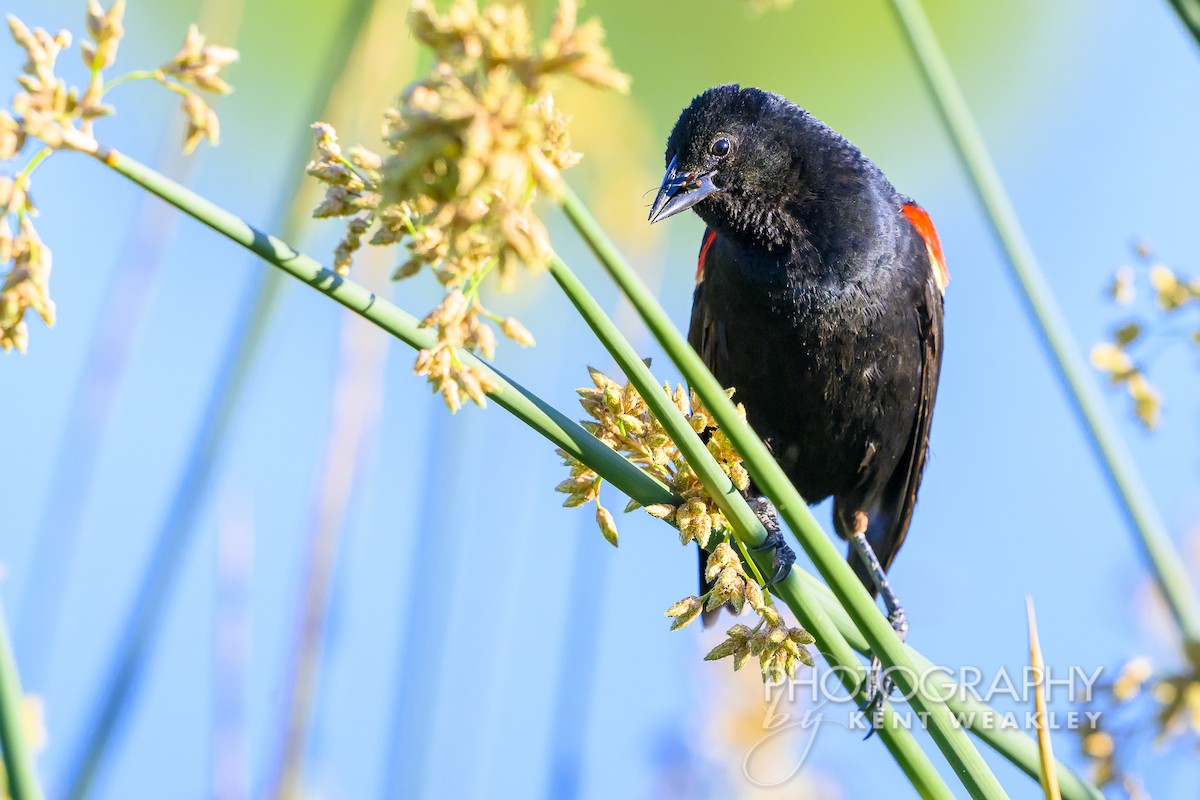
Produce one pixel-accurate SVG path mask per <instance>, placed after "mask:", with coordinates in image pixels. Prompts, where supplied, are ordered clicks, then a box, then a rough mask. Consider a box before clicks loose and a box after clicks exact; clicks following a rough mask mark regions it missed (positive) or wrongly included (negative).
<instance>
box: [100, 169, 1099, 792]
mask: <svg viewBox="0 0 1200 800" xmlns="http://www.w3.org/2000/svg"><path fill="white" fill-rule="evenodd" d="M96 158H97V160H99V161H101V163H103V164H105V165H106V166H108V167H109V168H111V169H113V170H115V171H116V172H118V173H119V174H121V175H123V176H125V177H126V178H128V179H129V180H131V181H133V182H134V183H136V184H138V185H139V186H141V187H142V188H144V189H146V190H147V191H149V192H151V193H153V194H155V195H157V196H158V197H160V198H162V199H163V200H165V201H166V202H168V203H170V204H171V205H173V206H175V207H176V208H178V209H179V210H181V211H183V212H184V213H185V214H188V215H189V216H191V217H193V218H194V219H196V220H198V221H199V222H201V223H203V224H205V225H207V226H208V227H209V228H211V229H212V230H214V231H216V232H217V233H219V234H221V235H222V236H224V237H226V238H228V239H230V240H231V241H233V242H235V243H236V244H239V245H241V246H243V247H245V248H246V249H248V250H250V251H251V252H253V253H255V254H256V255H258V256H260V257H261V258H263V259H264V260H265V261H267V262H268V263H270V264H271V265H273V266H275V267H277V268H278V269H280V270H282V271H283V272H286V273H287V274H289V275H291V276H292V277H294V278H296V279H297V280H300V281H303V282H304V283H306V284H308V285H309V286H311V287H313V288H314V289H316V290H317V291H319V292H321V293H322V294H324V295H326V296H328V297H329V298H330V299H332V300H334V301H335V302H337V303H339V304H341V305H343V306H345V307H346V308H348V309H350V310H351V311H353V312H355V313H356V314H358V315H359V316H361V317H363V318H365V319H367V320H369V321H370V322H372V323H373V324H375V325H377V326H378V327H379V328H381V329H382V330H384V331H386V332H388V333H390V334H392V335H393V336H395V337H396V338H397V339H399V340H401V341H402V342H404V343H405V344H407V345H409V346H410V347H414V348H424V347H431V346H432V345H433V344H434V343H435V340H436V336H435V334H434V332H433V331H431V330H430V329H428V328H422V327H420V325H419V321H418V320H417V318H416V317H413V316H412V315H411V314H408V313H406V312H404V311H402V310H401V309H399V308H397V307H396V306H395V305H393V304H392V303H390V302H388V301H386V300H384V299H382V298H379V297H377V296H376V295H375V294H374V293H373V292H370V291H368V290H367V289H365V288H363V287H361V286H359V285H358V284H356V283H354V282H353V281H350V280H347V279H345V278H342V277H340V276H338V275H337V274H336V273H334V272H332V271H330V270H328V269H325V268H324V267H323V266H321V264H319V263H318V262H316V261H315V260H313V259H312V258H309V257H308V256H306V255H303V254H302V253H298V252H296V251H295V250H293V249H292V248H291V247H290V246H288V245H287V244H286V243H284V242H282V241H280V240H279V239H277V238H275V237H273V236H270V235H268V234H266V233H263V232H262V231H259V230H257V229H255V228H253V227H251V226H250V225H249V224H247V223H246V222H245V221H243V220H242V219H240V218H238V217H237V216H235V215H234V214H231V213H230V212H228V211H226V210H224V209H222V208H220V207H219V206H217V205H215V204H214V203H211V202H210V201H208V200H205V199H204V198H202V197H200V196H199V195H197V194H196V193H195V192H192V191H191V190H189V189H187V188H186V187H183V186H180V185H179V184H177V183H175V182H174V181H172V180H170V179H168V178H166V177H164V176H163V175H160V174H159V173H157V172H155V171H154V170H151V169H149V168H147V167H145V166H144V165H142V164H139V163H138V162H137V161H135V160H133V159H131V158H129V157H128V156H125V155H123V154H120V153H117V152H116V151H113V150H107V149H106V150H101V151H100V152H99V153H97V154H96ZM459 357H460V358H461V359H462V360H463V362H464V363H465V364H467V365H468V366H470V367H472V368H476V369H481V370H483V371H484V372H486V373H487V375H488V377H489V379H490V380H491V381H492V382H494V383H495V384H496V386H497V389H496V391H495V392H492V393H491V394H490V395H489V397H490V398H491V399H492V400H495V401H496V403H497V404H498V405H500V406H501V407H502V408H504V409H505V410H506V411H508V412H509V413H511V414H513V416H515V417H517V418H518V419H519V420H521V421H522V422H524V423H525V424H526V425H528V426H529V427H530V428H532V429H533V430H535V431H537V432H538V433H540V434H541V435H542V436H544V437H545V438H546V439H548V440H549V441H550V442H551V443H553V444H554V445H555V446H556V447H560V448H562V449H563V450H564V451H565V452H567V453H569V454H570V455H571V456H573V457H574V458H577V459H579V460H580V461H582V462H583V463H585V464H587V465H588V466H589V467H591V468H592V469H594V470H595V471H596V472H597V473H598V474H599V475H600V476H601V477H603V478H604V479H605V480H606V481H607V482H608V483H610V484H612V485H613V486H615V487H616V488H617V489H618V490H620V491H622V492H624V493H625V494H626V495H628V496H629V497H631V498H633V499H634V500H637V501H638V502H639V503H641V504H642V505H652V504H655V503H669V504H671V505H676V504H678V503H679V501H680V500H679V498H678V497H677V496H676V495H675V494H674V493H673V492H672V491H671V490H670V489H669V488H668V487H666V486H664V485H663V484H662V483H661V482H660V481H658V480H656V479H654V478H653V477H651V476H650V475H647V474H646V473H645V472H643V471H642V470H640V469H639V468H638V467H637V466H635V465H634V464H632V463H630V462H629V461H627V460H626V459H624V458H623V457H621V456H620V455H619V454H618V453H616V452H615V451H613V450H612V449H610V448H609V447H607V446H606V445H604V444H603V443H601V442H600V441H599V440H598V439H596V438H595V437H594V436H592V435H591V434H590V433H588V432H587V431H586V430H584V429H583V427H582V426H580V425H579V424H578V423H576V422H575V421H573V420H572V419H570V418H569V417H567V416H566V415H565V414H562V413H561V412H559V411H558V410H556V409H555V408H554V407H552V406H550V405H549V404H548V403H546V402H545V401H543V400H541V399H540V398H539V397H537V396H536V395H535V394H533V393H532V392H530V391H529V390H527V389H525V388H524V387H522V386H520V385H519V384H517V383H515V382H513V381H511V380H509V379H508V378H507V377H506V376H504V375H503V374H502V373H500V372H499V371H497V370H496V369H494V368H492V367H491V366H490V365H489V364H487V363H486V362H484V361H481V360H480V359H478V358H476V357H475V356H474V355H472V354H470V353H467V352H465V351H464V352H460V353H459ZM796 583H802V584H803V586H795V587H793V586H792V584H796ZM776 593H777V594H779V595H780V596H781V597H783V598H785V599H786V598H787V597H788V596H789V595H788V593H793V594H795V596H796V597H798V598H800V599H801V600H802V601H803V603H804V605H805V607H806V609H807V611H808V613H810V614H818V613H824V615H825V616H827V617H828V618H829V619H830V620H831V621H832V622H833V623H834V625H835V626H836V627H837V629H838V631H839V632H840V633H841V635H842V637H844V638H845V640H846V641H847V643H848V644H850V646H851V647H853V648H854V649H855V650H857V651H859V652H860V653H866V652H869V646H868V644H867V641H866V639H865V638H864V637H863V635H862V634H861V633H860V632H859V629H858V627H857V626H856V625H855V624H854V622H853V621H852V620H851V619H850V616H849V615H848V614H847V613H846V611H845V609H844V608H843V607H842V605H841V603H840V602H839V601H838V599H837V598H835V597H834V596H833V595H832V594H831V593H830V591H829V589H828V588H827V587H826V586H825V585H824V584H822V583H821V582H820V581H818V580H817V579H816V578H814V577H813V576H811V575H808V574H807V573H805V572H804V571H802V570H800V569H796V568H793V570H792V573H791V574H790V575H789V576H788V577H787V578H786V579H785V580H784V582H783V583H782V584H781V585H780V586H777V587H776ZM810 601H811V602H810ZM801 622H802V623H803V624H805V625H807V624H808V622H806V621H805V620H801ZM818 629H820V626H819V625H816V624H814V626H813V628H812V630H813V631H816V630H818ZM827 641H828V640H827ZM905 649H906V650H907V652H909V654H910V655H911V657H912V658H913V659H914V661H915V663H916V664H917V665H918V669H919V670H921V671H924V672H927V671H929V670H930V669H931V667H932V665H931V663H930V662H929V661H928V660H927V659H925V658H924V657H922V656H921V655H920V654H918V653H917V652H916V651H915V650H912V649H911V648H908V647H907V646H906V647H905ZM943 678H944V680H942V679H943ZM930 684H931V686H933V688H934V689H935V690H936V691H938V693H939V694H941V695H947V694H951V692H950V690H949V688H947V687H953V686H954V684H953V682H952V681H951V680H950V679H949V677H948V676H944V675H940V674H939V673H935V674H934V675H933V676H932V678H931V680H930ZM957 693H958V694H964V692H963V691H962V690H959V691H958V692H957ZM951 705H952V707H953V708H954V709H955V711H956V712H957V711H959V710H960V709H961V710H963V711H968V712H975V713H976V715H975V716H974V717H971V718H968V719H967V720H966V723H967V726H968V727H969V728H971V729H972V730H974V731H975V733H976V734H977V735H979V736H980V737H981V738H983V739H984V740H985V741H986V742H987V743H988V744H989V745H991V746H992V747H994V748H995V749H996V751H997V752H999V753H1000V754H1001V755H1002V756H1004V757H1005V758H1006V759H1008V760H1009V761H1012V762H1013V763H1014V764H1016V765H1017V766H1019V767H1020V768H1021V769H1022V770H1024V771H1025V772H1026V773H1028V774H1030V775H1034V776H1036V775H1037V774H1038V773H1037V770H1038V766H1037V758H1038V756H1037V747H1036V745H1035V744H1034V743H1033V742H1032V740H1031V739H1029V738H1028V737H1026V736H1024V735H1022V734H1020V733H1018V732H1016V731H1012V730H1005V729H1002V728H1001V727H1000V726H999V724H998V715H997V714H996V712H995V711H993V710H991V709H990V707H989V706H987V705H986V704H985V703H983V702H982V701H979V700H975V699H973V698H970V699H968V700H963V701H961V702H959V701H954V700H952V701H951ZM985 712H986V714H987V715H986V716H985ZM1058 766H1059V771H1060V775H1063V774H1066V775H1068V776H1070V775H1071V773H1070V771H1069V769H1068V768H1067V767H1066V766H1065V765H1063V764H1062V763H1059V765H1058ZM1072 777H1073V776H1072ZM1079 787H1081V788H1079ZM1063 796H1064V797H1065V798H1067V800H1097V798H1099V797H1100V795H1099V793H1098V792H1096V790H1094V789H1092V788H1091V787H1088V786H1086V785H1085V784H1082V783H1079V785H1078V787H1077V785H1076V783H1074V782H1071V781H1066V782H1064V785H1063Z"/></svg>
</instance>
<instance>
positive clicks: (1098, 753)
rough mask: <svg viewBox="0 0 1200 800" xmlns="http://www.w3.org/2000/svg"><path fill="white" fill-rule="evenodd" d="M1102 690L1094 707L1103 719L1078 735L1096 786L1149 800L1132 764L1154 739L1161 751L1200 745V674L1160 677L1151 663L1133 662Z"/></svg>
mask: <svg viewBox="0 0 1200 800" xmlns="http://www.w3.org/2000/svg"><path fill="white" fill-rule="evenodd" d="M1098 689H1099V690H1100V693H1099V695H1098V696H1097V697H1094V698H1092V704H1093V705H1095V706H1096V707H1097V708H1098V709H1099V710H1100V714H1099V716H1098V717H1097V718H1096V721H1095V722H1092V723H1091V724H1090V725H1088V726H1086V727H1083V728H1082V729H1080V731H1079V734H1080V738H1081V745H1082V749H1083V753H1084V755H1085V756H1087V757H1088V759H1089V760H1090V761H1091V763H1092V780H1093V782H1094V783H1095V784H1096V785H1097V786H1099V787H1100V788H1102V789H1108V788H1111V789H1116V788H1120V789H1121V790H1122V791H1123V793H1124V794H1125V795H1126V796H1127V797H1130V798H1148V797H1149V795H1148V794H1146V791H1145V789H1144V788H1143V787H1142V783H1141V780H1140V779H1139V778H1138V776H1137V775H1136V774H1135V773H1134V772H1133V771H1132V770H1131V769H1130V768H1129V762H1130V761H1131V760H1132V758H1133V755H1134V751H1135V750H1136V749H1137V748H1138V746H1139V744H1141V743H1143V742H1144V740H1145V739H1146V738H1148V736H1147V734H1150V733H1152V734H1153V744H1154V747H1155V749H1158V750H1161V749H1163V748H1164V747H1166V746H1169V745H1170V744H1172V743H1179V742H1182V741H1183V740H1185V739H1190V740H1191V741H1190V743H1189V744H1187V745H1186V746H1188V747H1190V748H1192V749H1194V748H1195V747H1196V745H1197V744H1198V743H1200V669H1198V668H1197V667H1196V666H1195V665H1193V666H1191V667H1190V668H1189V669H1186V670H1184V671H1182V672H1177V673H1156V672H1155V669H1154V666H1153V664H1152V663H1151V662H1150V660H1149V659H1147V658H1135V659H1133V660H1131V661H1129V662H1128V663H1126V664H1125V665H1124V666H1122V667H1121V669H1120V670H1119V671H1118V673H1117V677H1116V679H1115V680H1113V681H1111V682H1110V683H1107V684H1104V685H1100V686H1098ZM1085 719H1091V718H1090V717H1085Z"/></svg>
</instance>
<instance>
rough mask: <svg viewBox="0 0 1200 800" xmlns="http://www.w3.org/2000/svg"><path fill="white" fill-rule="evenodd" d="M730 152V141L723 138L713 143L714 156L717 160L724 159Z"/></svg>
mask: <svg viewBox="0 0 1200 800" xmlns="http://www.w3.org/2000/svg"><path fill="white" fill-rule="evenodd" d="M728 152H729V140H728V139H726V138H725V137H723V136H722V137H721V138H720V139H717V140H716V141H715V142H713V143H712V154H713V155H714V156H716V157H717V158H722V157H723V156H725V154H726V153H728Z"/></svg>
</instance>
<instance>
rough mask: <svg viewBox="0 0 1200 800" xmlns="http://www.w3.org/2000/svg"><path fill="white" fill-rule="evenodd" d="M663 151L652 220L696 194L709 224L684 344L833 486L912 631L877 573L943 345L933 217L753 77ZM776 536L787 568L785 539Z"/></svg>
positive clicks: (713, 95) (862, 568) (896, 620)
mask: <svg viewBox="0 0 1200 800" xmlns="http://www.w3.org/2000/svg"><path fill="white" fill-rule="evenodd" d="M666 161H667V172H666V176H665V177H664V178H663V183H662V188H661V189H660V190H659V192H658V196H657V197H656V198H655V200H654V204H653V206H652V208H651V211H650V221H651V222H656V221H657V220H660V219H665V218H666V217H669V216H671V215H673V214H677V213H679V212H680V211H683V210H685V209H688V208H692V209H693V210H695V212H696V213H697V214H698V215H699V216H700V218H701V219H703V220H704V221H705V222H706V223H707V224H708V228H707V230H706V231H705V233H704V238H703V240H702V242H701V246H700V258H699V266H698V267H697V270H696V289H695V296H694V299H693V305H692V321H691V328H690V331H689V333H688V339H689V341H690V342H691V344H692V346H693V347H694V348H696V350H697V351H698V352H699V353H700V354H701V356H702V357H703V358H704V362H705V363H706V364H707V365H708V367H709V368H710V369H711V370H712V371H713V374H714V375H716V377H717V379H718V380H720V381H721V383H722V384H723V385H725V386H727V387H733V388H734V389H735V395H734V398H735V399H736V400H739V401H741V402H742V403H743V404H745V407H746V414H747V417H748V419H749V421H750V424H751V425H752V426H753V427H754V429H755V430H756V431H757V432H758V433H759V434H760V435H761V436H762V437H763V438H764V439H765V440H766V442H767V444H768V445H769V446H770V448H771V450H772V452H773V454H774V455H775V458H776V459H777V460H778V461H779V463H780V465H781V466H782V467H783V469H784V471H785V472H786V473H787V475H788V477H789V478H790V479H791V480H792V482H793V483H794V484H795V486H796V488H797V489H798V490H799V491H800V494H801V495H802V496H803V497H804V499H805V500H807V501H808V502H810V503H816V502H819V501H821V500H824V499H825V498H826V497H829V496H830V495H832V496H833V519H834V527H835V529H836V530H837V532H838V534H840V535H841V536H842V537H843V538H845V539H849V540H850V544H851V546H850V551H849V554H848V559H849V561H850V563H851V565H852V566H853V567H854V571H855V572H856V573H857V574H858V576H859V578H860V579H861V580H862V581H863V583H864V584H865V585H866V586H867V588H868V589H869V590H871V592H872V594H874V593H875V592H876V591H879V592H880V593H882V594H883V595H884V600H885V602H886V603H887V605H888V612H889V616H890V617H891V619H892V622H893V624H894V625H895V626H896V628H897V630H898V631H901V633H903V631H904V630H905V629H906V628H907V622H906V621H905V619H904V614H903V610H902V609H901V608H900V606H899V603H897V602H896V600H895V596H894V595H893V594H892V592H891V591H890V588H889V587H888V586H887V585H886V576H885V574H884V573H885V571H886V570H887V569H888V567H890V566H891V563H892V561H893V559H895V557H896V552H897V551H898V550H899V549H900V545H901V544H902V543H903V542H904V536H905V533H906V532H907V531H908V526H909V522H910V521H911V520H912V514H913V506H914V505H915V504H916V500H917V487H918V486H919V485H920V483H921V472H922V470H923V469H924V467H925V456H926V452H927V450H928V441H929V423H930V419H931V417H932V415H933V404H934V398H935V397H936V395H937V385H938V372H939V368H940V365H941V360H942V294H943V291H944V290H945V288H946V283H947V281H948V280H949V274H948V273H947V271H946V266H945V262H944V261H943V258H942V250H941V245H940V244H939V242H938V238H937V234H936V233H935V232H934V229H933V224H932V223H931V222H930V220H929V217H928V215H927V214H926V213H925V212H924V211H923V210H922V209H921V208H920V206H918V205H917V204H916V203H914V202H913V201H912V200H911V199H909V198H908V197H905V196H904V195H901V194H899V193H898V192H897V191H896V190H895V189H894V188H893V187H892V184H891V183H889V182H888V180H887V178H885V177H884V175H883V173H882V172H881V171H880V170H879V168H878V167H876V166H875V165H874V164H872V163H871V162H870V161H869V160H867V158H866V157H865V156H864V155H863V154H862V153H861V152H860V151H859V149H858V148H857V147H855V146H854V145H853V144H851V143H850V142H848V141H847V140H846V139H844V138H843V137H842V136H840V135H839V134H838V133H836V132H835V131H833V130H832V129H830V128H829V127H828V126H826V125H825V124H823V123H822V122H820V121H819V120H817V119H816V118H814V117H813V116H812V115H810V114H809V113H808V112H807V111H805V110H804V109H802V108H800V107H799V106H797V105H795V104H794V103H792V102H790V101H788V100H787V99H785V98H783V97H780V96H779V95H775V94H771V93H769V92H764V91H761V90H759V89H742V88H740V87H738V86H736V85H728V86H719V87H716V88H714V89H709V90H708V91H706V92H704V93H703V94H701V95H700V96H699V97H697V98H696V99H695V100H693V101H692V104H691V105H690V106H688V107H687V108H686V109H685V110H684V111H683V114H682V115H681V116H680V117H679V121H678V122H677V123H676V124H675V128H674V130H673V131H672V132H671V136H670V139H668V141H667V153H666ZM751 493H752V495H753V494H756V493H757V492H756V490H755V489H754V488H753V487H752V488H751ZM772 544H773V545H777V546H776V566H777V568H778V572H777V575H776V576H775V577H776V578H779V577H782V574H786V570H787V569H789V568H790V566H791V561H790V559H789V556H790V555H791V554H790V551H786V550H785V549H783V548H786V546H784V545H783V544H782V537H779V536H772ZM701 556H702V557H703V554H701ZM876 557H877V559H876ZM872 561H874V562H875V563H874V565H872V564H871V562H872Z"/></svg>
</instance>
